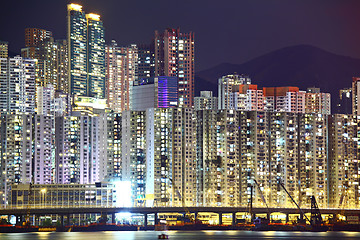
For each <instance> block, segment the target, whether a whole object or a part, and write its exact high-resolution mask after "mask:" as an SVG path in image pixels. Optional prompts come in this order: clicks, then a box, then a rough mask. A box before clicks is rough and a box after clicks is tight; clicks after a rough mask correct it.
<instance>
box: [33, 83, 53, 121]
mask: <svg viewBox="0 0 360 240" xmlns="http://www.w3.org/2000/svg"><path fill="white" fill-rule="evenodd" d="M36 96H37V98H36V113H37V114H39V115H51V116H54V114H55V102H54V98H55V89H54V86H53V85H51V84H49V85H47V87H37V88H36Z"/></svg>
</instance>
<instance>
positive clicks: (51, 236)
mask: <svg viewBox="0 0 360 240" xmlns="http://www.w3.org/2000/svg"><path fill="white" fill-rule="evenodd" d="M160 233H161V232H154V231H138V232H130V231H129V232H81V233H79V232H51V233H0V239H1V240H133V239H143V240H151V239H153V240H155V239H158V235H159V234H160ZM166 233H167V234H168V235H169V239H170V240H205V239H206V240H215V239H216V240H218V239H225V240H226V239H252V240H255V239H260V240H261V239H294V240H296V239H305V240H315V239H316V240H320V239H334V240H335V239H336V240H342V239H345V240H351V239H360V233H358V232H326V233H323V232H322V233H316V232H314V233H313V232H251V231H198V232H185V231H168V232H166Z"/></svg>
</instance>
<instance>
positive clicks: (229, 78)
mask: <svg viewBox="0 0 360 240" xmlns="http://www.w3.org/2000/svg"><path fill="white" fill-rule="evenodd" d="M244 84H251V79H250V78H249V77H248V76H246V75H239V74H237V73H234V74H232V75H226V76H223V77H221V78H219V81H218V91H219V94H218V100H219V104H218V107H219V109H231V107H230V102H231V97H232V96H233V95H232V94H231V93H233V86H238V85H244Z"/></svg>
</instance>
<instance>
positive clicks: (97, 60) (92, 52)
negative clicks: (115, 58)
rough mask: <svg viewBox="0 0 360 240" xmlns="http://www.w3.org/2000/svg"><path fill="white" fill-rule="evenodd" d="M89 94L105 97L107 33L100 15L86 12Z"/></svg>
mask: <svg viewBox="0 0 360 240" xmlns="http://www.w3.org/2000/svg"><path fill="white" fill-rule="evenodd" d="M86 20H87V27H88V29H87V45H88V52H87V54H88V56H87V58H88V59H87V61H88V66H87V68H88V69H87V71H88V96H90V97H95V98H105V33H104V26H103V23H102V21H101V20H100V15H97V14H92V13H90V14H86Z"/></svg>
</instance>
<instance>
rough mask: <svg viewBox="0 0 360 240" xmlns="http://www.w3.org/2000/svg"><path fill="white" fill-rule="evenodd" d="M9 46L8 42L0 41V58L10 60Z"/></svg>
mask: <svg viewBox="0 0 360 240" xmlns="http://www.w3.org/2000/svg"><path fill="white" fill-rule="evenodd" d="M8 56H9V44H8V42H4V41H0V58H8Z"/></svg>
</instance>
